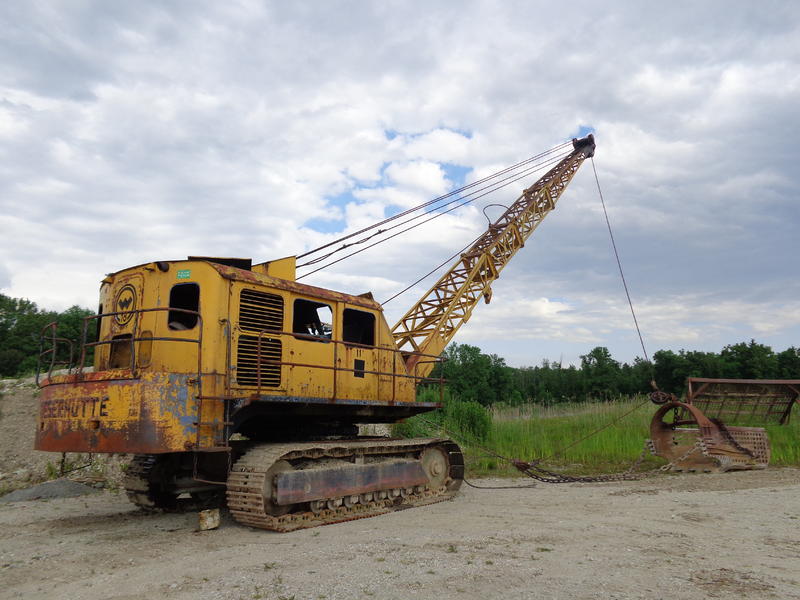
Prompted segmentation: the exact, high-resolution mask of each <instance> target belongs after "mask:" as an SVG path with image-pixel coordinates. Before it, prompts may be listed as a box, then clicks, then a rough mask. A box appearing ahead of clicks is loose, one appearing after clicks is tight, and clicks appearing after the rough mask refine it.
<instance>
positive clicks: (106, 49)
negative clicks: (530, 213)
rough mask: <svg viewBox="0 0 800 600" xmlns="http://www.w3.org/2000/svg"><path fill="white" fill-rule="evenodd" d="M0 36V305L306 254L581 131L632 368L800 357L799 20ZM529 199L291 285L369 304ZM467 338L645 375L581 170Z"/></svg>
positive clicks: (362, 5) (723, 9)
mask: <svg viewBox="0 0 800 600" xmlns="http://www.w3.org/2000/svg"><path fill="white" fill-rule="evenodd" d="M0 27H2V31H0V53H2V56H0V96H1V98H2V99H1V100H0V154H1V155H2V158H1V160H0V187H1V188H2V193H1V194H0V292H2V293H3V294H6V295H10V296H14V297H25V298H29V299H31V300H33V301H35V302H36V303H37V304H39V305H40V306H41V307H44V308H50V309H64V308H66V307H68V306H70V305H73V304H79V305H82V306H86V307H94V306H96V303H97V300H96V297H97V289H98V283H99V280H100V279H101V278H102V276H103V274H105V273H107V272H112V271H117V270H120V269H123V268H125V267H127V266H131V265H135V264H138V263H142V262H147V261H150V260H165V259H179V258H184V257H186V256H187V255H209V256H244V257H252V258H253V259H254V260H255V261H258V262H260V261H263V260H270V259H274V258H277V257H281V256H286V255H292V254H299V253H302V252H304V251H306V250H308V249H310V248H314V247H317V246H319V245H321V244H323V243H325V242H327V241H330V240H332V239H335V238H336V237H339V236H341V235H342V234H344V233H346V232H348V231H352V230H354V229H356V228H359V227H362V226H364V225H367V224H370V223H373V222H375V221H377V220H379V219H381V218H383V217H384V216H387V215H391V214H393V213H396V212H397V211H398V210H400V209H404V208H407V207H409V206H413V205H416V204H419V203H421V202H424V201H426V200H428V199H430V198H433V197H435V196H438V195H440V194H442V193H445V192H447V191H449V190H452V189H454V188H456V187H459V186H460V185H463V184H464V183H469V182H470V181H474V180H475V179H476V178H479V177H481V176H484V175H486V174H487V173H491V172H494V171H496V170H499V169H500V168H502V167H504V166H507V165H510V164H512V163H515V162H517V161H519V160H523V159H525V158H527V157H530V156H532V155H535V154H537V153H539V152H541V151H543V150H545V149H548V148H551V147H553V146H555V145H557V144H559V143H562V142H564V141H565V140H568V139H570V138H571V137H573V136H575V135H577V134H579V133H582V132H585V131H588V130H591V131H594V133H595V136H596V140H597V154H596V157H595V166H596V168H597V172H598V176H599V178H600V184H601V186H602V190H603V194H604V197H605V199H606V203H607V205H608V208H609V213H610V217H611V220H612V225H613V227H614V231H615V235H616V239H617V244H618V247H619V250H620V253H621V258H622V261H623V266H624V268H625V270H626V276H627V279H628V283H629V286H630V289H631V294H632V297H633V300H634V303H635V306H636V308H637V312H638V316H639V321H640V325H641V327H642V330H643V334H644V336H645V341H646V344H647V347H648V351H649V352H650V353H652V352H653V351H655V350H657V349H659V348H672V349H676V350H677V349H680V348H685V349H697V350H715V351H718V350H719V349H721V348H722V347H723V346H724V345H726V344H731V343H737V342H740V341H747V340H749V339H751V338H755V339H756V340H757V341H759V342H762V343H766V344H770V345H772V346H773V348H775V349H776V350H782V349H784V348H786V347H788V346H790V345H795V346H797V345H798V344H800V339H798V338H800V277H798V275H799V274H800V268H799V267H798V257H797V254H798V249H800V240H799V239H798V225H800V208H799V204H798V192H797V190H798V188H799V187H800V166H798V164H800V160H799V159H800V151H798V146H799V144H798V140H797V134H798V131H800V108H799V107H800V4H798V3H794V2H758V3H756V2H730V1H725V2H711V1H709V2H702V3H698V2H670V3H643V2H619V3H602V4H598V3H596V2H570V3H558V5H557V6H556V3H551V2H547V3H546V2H515V1H509V0H503V1H502V2H501V1H499V0H495V1H485V2H480V1H477V2H469V1H467V2H437V1H426V2H413V1H403V2H392V1H381V2H366V1H363V2H355V1H352V2H349V1H335V0H330V1H322V0H319V1H315V2H311V1H302V0H298V1H293V2H279V1H274V2H268V1H263V0H261V1H256V0H253V1H245V0H240V1H235V0H234V1H228V2H213V1H206V2H203V1H198V0H192V1H189V0H186V1H178V0H176V1H172V2H169V1H167V2H135V3H134V2H101V1H99V0H98V1H94V2H93V1H91V0H75V1H69V2H68V1H64V2H60V1H57V2H50V1H32V0H19V1H17V0H10V1H7V2H3V3H2V4H0ZM534 179H535V177H533V178H531V179H530V180H527V181H525V182H524V183H523V182H520V183H518V184H516V185H518V189H514V188H513V186H512V187H510V188H506V189H504V190H503V191H501V192H498V193H497V194H494V195H492V196H488V197H485V198H482V199H480V200H479V201H477V202H476V203H475V205H470V206H466V207H464V208H463V209H461V210H459V211H456V212H454V213H452V214H449V215H447V216H445V217H442V218H440V219H437V220H436V221H434V222H432V223H431V224H430V225H428V226H426V227H421V228H419V229H416V230H414V231H413V233H411V234H409V235H405V236H400V237H398V238H396V239H395V240H393V241H391V242H388V243H385V244H382V245H380V246H377V247H376V248H374V249H372V250H370V251H367V252H364V253H362V254H359V255H358V256H357V257H354V258H352V259H350V260H347V261H344V262H342V263H340V264H338V265H336V266H334V267H331V268H329V269H326V270H323V271H321V272H319V273H316V274H314V275H311V276H309V277H307V278H305V279H304V280H303V281H304V282H308V283H313V284H315V285H320V286H325V287H332V288H334V289H338V290H340V291H345V292H352V293H361V292H364V291H367V290H371V291H372V292H373V293H374V294H375V296H376V298H377V299H378V300H379V301H383V300H385V299H387V298H389V297H390V296H392V295H393V294H394V293H395V292H397V291H398V290H400V289H402V288H404V287H405V286H406V285H408V284H409V283H411V282H412V281H414V280H416V279H417V278H418V277H419V276H421V275H422V274H424V273H426V272H428V271H429V270H430V269H431V268H433V267H434V266H435V265H438V264H439V263H440V262H442V261H443V260H444V259H445V258H447V257H448V256H450V255H452V254H453V253H454V252H455V251H456V250H458V249H459V248H461V247H463V246H464V245H466V244H467V243H468V242H469V241H470V240H471V239H473V238H474V237H475V236H476V235H478V233H479V232H480V231H481V230H482V229H483V228H484V227H485V224H486V219H485V217H484V216H483V214H482V207H483V206H484V205H486V204H489V203H501V204H506V205H507V204H510V203H511V202H513V201H514V200H515V198H516V196H517V195H518V193H519V191H520V190H521V189H522V187H524V185H530V183H532V182H533V180H534ZM490 210H491V209H490ZM495 210H497V209H496V208H495ZM490 214H491V212H490ZM430 283H431V281H426V282H425V283H423V284H421V285H420V286H417V287H416V288H414V289H413V290H412V291H410V292H408V293H406V294H404V295H402V296H401V297H399V298H397V299H395V300H393V301H392V302H390V303H388V304H387V305H386V313H387V320H388V321H389V322H390V324H391V323H394V321H396V320H397V318H399V317H400V316H401V315H402V313H403V312H405V310H406V309H407V308H408V307H409V306H410V305H411V304H412V303H413V302H414V301H415V300H416V299H417V297H418V296H420V295H421V294H422V293H423V292H424V291H425V290H426V289H427V286H428V285H430ZM426 284H427V285H426ZM456 341H458V342H462V343H469V344H474V345H477V346H480V347H481V348H482V349H483V350H484V351H486V352H494V353H497V354H500V355H501V356H504V357H506V359H507V360H508V362H509V363H510V364H513V365H532V364H538V363H539V362H540V361H541V360H542V359H543V358H550V359H556V360H558V359H562V360H563V361H564V362H565V363H568V362H576V361H578V360H579V359H578V357H579V355H581V354H585V353H586V352H587V351H588V350H590V349H591V348H593V347H594V346H598V345H603V346H607V347H608V348H609V349H610V350H611V352H612V354H613V355H614V356H615V357H616V358H618V359H620V360H625V361H630V360H632V359H633V358H634V357H635V356H641V354H642V352H641V349H640V348H639V346H638V340H637V338H636V334H635V331H634V329H633V326H632V321H631V318H630V313H629V312H628V307H627V304H626V300H625V296H624V291H623V289H622V285H621V283H620V279H619V275H618V273H617V270H616V264H615V262H614V258H613V253H612V250H611V246H610V242H609V237H608V232H607V230H606V226H605V221H604V220H603V214H602V208H601V206H600V200H599V196H598V192H597V187H596V185H595V181H594V176H593V174H592V165H591V164H590V163H588V162H587V163H586V164H584V165H583V167H582V169H581V171H580V172H579V173H578V174H577V176H576V177H575V179H574V180H573V183H572V184H571V186H570V187H569V189H568V190H567V192H566V193H565V195H564V196H563V197H562V199H561V202H560V204H559V207H558V208H557V210H556V211H554V212H553V213H552V214H551V215H550V216H549V217H548V218H547V220H546V221H545V222H544V224H543V225H542V226H541V227H540V228H539V229H538V230H537V231H536V233H535V234H534V236H533V237H532V238H531V239H530V240H529V242H528V244H527V245H526V246H525V248H524V249H523V250H522V251H521V252H520V253H519V254H518V255H517V257H516V258H515V259H514V261H512V263H511V264H510V265H509V266H508V267H507V268H506V270H505V271H504V272H503V275H502V277H501V278H500V280H499V281H498V282H496V284H495V285H494V297H493V300H492V303H491V304H490V305H489V306H485V305H483V304H481V305H480V306H479V307H478V308H477V309H476V311H475V314H474V316H473V318H472V319H471V320H470V322H469V323H468V324H467V325H466V326H465V327H464V328H463V329H462V330H461V331H460V332H459V334H458V336H457V338H456Z"/></svg>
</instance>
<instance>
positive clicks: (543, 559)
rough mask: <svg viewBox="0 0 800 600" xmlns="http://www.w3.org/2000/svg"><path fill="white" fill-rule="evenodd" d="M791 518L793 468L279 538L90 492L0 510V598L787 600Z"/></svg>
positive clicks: (467, 508)
mask: <svg viewBox="0 0 800 600" xmlns="http://www.w3.org/2000/svg"><path fill="white" fill-rule="evenodd" d="M479 483H480V484H482V485H490V484H491V483H493V482H491V481H487V480H484V481H481V482H479ZM512 483H515V482H512ZM516 483H519V484H520V485H523V484H527V483H528V481H527V480H518V481H517V482H516ZM508 484H509V482H508V481H503V482H501V485H508ZM799 519H800V470H797V469H770V470H767V471H750V472H741V473H728V474H719V475H711V474H704V475H699V474H698V475H663V476H659V477H657V478H653V479H649V480H645V481H639V482H615V483H603V484H568V485H544V484H541V485H539V486H537V487H535V488H532V489H530V488H528V489H519V490H477V489H473V488H465V489H464V490H463V491H462V493H461V494H460V495H459V496H458V497H457V498H456V499H455V500H453V501H450V502H443V503H440V504H436V505H432V506H427V507H423V508H417V509H412V510H407V511H399V512H395V513H392V514H390V515H384V516H380V517H374V518H371V519H363V520H358V521H351V522H348V523H340V524H337V525H331V526H327V527H319V528H315V529H309V530H304V531H298V532H293V533H288V534H276V533H271V532H265V531H258V530H253V529H248V528H245V527H242V526H239V525H237V524H236V523H234V522H233V521H231V520H230V518H228V517H227V516H225V515H223V521H222V526H221V527H220V528H219V529H217V530H214V531H203V532H199V531H196V528H197V515H196V514H185V515H167V514H157V515H148V514H145V513H142V512H140V511H138V510H136V509H135V508H134V507H133V506H132V505H130V504H128V502H127V501H126V500H125V498H124V496H122V495H116V494H113V493H110V492H102V493H98V494H94V495H91V496H84V497H81V498H63V499H51V500H37V501H28V502H24V501H23V502H14V503H9V504H3V505H0V598H26V599H35V598H52V597H58V598H61V599H65V600H66V599H81V600H92V599H107V598H115V599H134V598H137V599H138V598H168V599H187V600H188V599H228V598H231V599H258V598H261V599H275V600H278V599H283V600H289V599H292V598H293V599H294V600H301V599H316V600H322V599H337V598H338V599H348V600H349V599H355V598H365V599H367V598H371V599H387V600H388V599H398V600H400V599H408V598H436V599H437V600H438V599H442V600H447V599H463V598H504V599H522V598H553V599H559V598H563V599H582V598H603V599H612V598H619V599H621V598H646V599H652V598H669V599H670V600H682V599H692V600H693V599H701V598H781V599H783V598H798V599H800V520H799ZM56 591H57V593H55V592H56ZM54 593H55V595H54Z"/></svg>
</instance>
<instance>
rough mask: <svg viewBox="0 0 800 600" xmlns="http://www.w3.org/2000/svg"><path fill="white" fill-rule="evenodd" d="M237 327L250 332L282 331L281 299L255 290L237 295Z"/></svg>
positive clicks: (243, 291)
mask: <svg viewBox="0 0 800 600" xmlns="http://www.w3.org/2000/svg"><path fill="white" fill-rule="evenodd" d="M239 327H241V328H242V329H248V330H250V331H281V330H282V329H283V298H282V297H281V296H277V295H275V294H267V293H264V292H259V291H256V290H242V292H241V294H240V295H239Z"/></svg>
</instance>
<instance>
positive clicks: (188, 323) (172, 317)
mask: <svg viewBox="0 0 800 600" xmlns="http://www.w3.org/2000/svg"><path fill="white" fill-rule="evenodd" d="M169 308H170V311H169V313H168V317H167V323H168V324H169V328H170V329H172V330H175V331H185V330H187V329H193V328H194V327H195V326H196V325H197V321H198V318H199V317H198V315H196V314H192V313H187V312H183V311H184V310H191V311H194V312H198V311H199V309H200V286H199V285H197V284H196V283H178V284H175V285H173V286H172V289H171V290H170V292H169ZM174 309H178V310H174Z"/></svg>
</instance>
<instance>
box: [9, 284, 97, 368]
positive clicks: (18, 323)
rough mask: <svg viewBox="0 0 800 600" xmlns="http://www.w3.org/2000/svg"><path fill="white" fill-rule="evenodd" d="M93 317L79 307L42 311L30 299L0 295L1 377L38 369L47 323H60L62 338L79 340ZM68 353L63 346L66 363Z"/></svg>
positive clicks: (59, 330) (62, 356)
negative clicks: (87, 320) (59, 310)
mask: <svg viewBox="0 0 800 600" xmlns="http://www.w3.org/2000/svg"><path fill="white" fill-rule="evenodd" d="M92 314H94V313H93V312H92V311H90V310H89V309H86V308H81V307H80V306H72V307H70V308H68V309H67V310H65V311H63V312H57V311H52V310H42V309H40V308H39V307H38V306H36V304H35V303H34V302H31V301H30V300H25V299H22V298H10V297H8V296H4V295H3V294H0V377H16V376H20V375H27V374H30V373H32V372H33V371H35V370H36V362H37V360H38V357H39V338H40V335H41V332H42V329H43V328H44V327H45V326H46V325H47V324H48V323H52V322H53V321H58V335H59V337H64V338H67V339H70V340H78V339H80V337H81V334H82V331H83V318H84V317H87V316H89V315H92ZM68 353H69V351H68V349H67V346H66V345H62V346H61V347H60V348H59V355H58V357H57V358H58V360H67V359H68ZM48 361H49V358H48ZM48 364H49V362H48Z"/></svg>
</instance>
